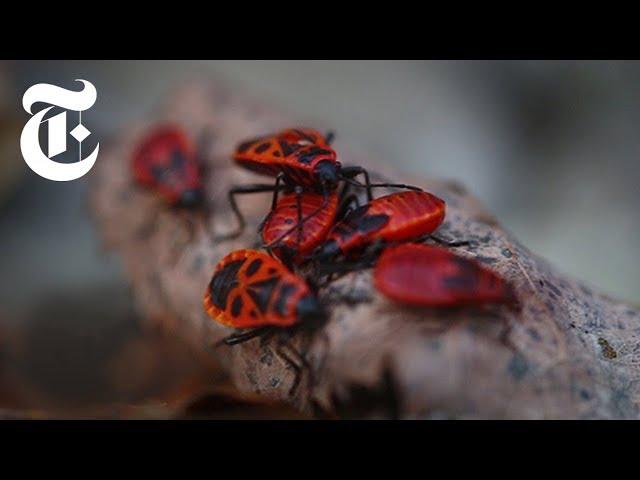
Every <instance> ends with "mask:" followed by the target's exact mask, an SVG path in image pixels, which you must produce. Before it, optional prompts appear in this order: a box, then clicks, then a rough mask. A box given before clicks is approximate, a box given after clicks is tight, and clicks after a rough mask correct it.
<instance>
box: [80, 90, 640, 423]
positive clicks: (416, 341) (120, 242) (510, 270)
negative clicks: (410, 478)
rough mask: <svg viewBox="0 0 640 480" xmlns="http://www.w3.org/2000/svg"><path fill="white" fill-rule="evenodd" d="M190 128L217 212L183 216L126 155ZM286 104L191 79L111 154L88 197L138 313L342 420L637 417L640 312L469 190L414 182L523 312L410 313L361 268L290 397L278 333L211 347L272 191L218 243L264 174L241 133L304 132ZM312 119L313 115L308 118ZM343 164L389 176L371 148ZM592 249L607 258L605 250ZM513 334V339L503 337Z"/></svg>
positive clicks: (269, 388) (250, 204) (231, 367)
mask: <svg viewBox="0 0 640 480" xmlns="http://www.w3.org/2000/svg"><path fill="white" fill-rule="evenodd" d="M163 122H177V123H179V124H181V125H183V126H184V127H185V128H186V129H187V130H188V131H189V132H190V133H191V134H192V135H193V136H194V138H197V137H199V136H200V135H201V134H202V133H203V132H205V131H207V132H209V134H210V140H211V141H210V142H209V143H208V147H207V150H206V155H205V157H206V158H205V159H206V165H207V171H206V187H207V190H208V203H209V205H208V212H207V213H206V214H204V213H189V212H177V211H174V210H171V209H169V208H167V207H165V206H163V204H162V202H161V201H160V200H159V199H157V198H156V197H155V196H154V195H153V194H152V193H150V192H148V191H145V190H143V189H141V188H139V187H137V186H136V185H135V184H134V182H133V181H132V177H131V174H130V167H129V158H130V154H131V151H132V148H133V146H134V145H135V143H136V141H137V140H138V139H139V138H140V135H141V134H142V133H143V132H144V131H145V129H147V128H150V127H152V126H153V125H156V124H158V123H163ZM300 123H301V122H300V121H299V119H298V120H295V119H294V120H292V119H291V118H287V116H285V115H283V114H281V113H279V112H278V111H277V110H276V109H273V108H270V107H268V106H265V105H263V104H261V103H259V102H257V101H255V100H252V99H248V98H246V97H244V96H242V95H239V94H237V93H235V92H233V91H230V90H228V89H226V88H223V87H221V86H220V85H217V84H209V83H196V82H194V83H193V84H189V85H185V86H184V88H181V89H180V90H178V91H176V93H175V94H174V95H172V96H171V98H169V99H168V101H167V102H166V105H164V107H163V108H161V109H160V110H159V111H157V112H154V114H153V115H150V116H149V118H148V120H147V121H146V122H143V123H140V124H138V125H131V126H128V127H127V128H126V129H125V132H124V133H122V134H121V135H120V136H119V137H117V138H116V139H114V141H113V142H112V145H111V147H110V149H108V151H105V153H104V154H102V155H101V158H100V160H99V161H98V162H97V165H96V168H95V172H93V175H94V178H95V180H96V181H95V183H94V186H93V190H92V196H91V203H92V207H93V211H94V213H95V216H96V218H97V221H98V223H99V226H100V230H101V234H102V236H103V239H104V241H105V244H106V245H107V246H108V247H109V248H110V249H113V250H115V251H117V252H118V254H119V255H120V256H121V257H122V259H123V260H124V264H125V267H126V271H127V274H128V276H129V279H130V281H131V285H132V288H133V291H134V294H135V298H136V302H137V307H138V308H139V309H140V311H141V313H142V314H143V316H144V317H145V318H146V319H147V320H146V321H147V324H148V326H149V327H150V328H154V329H156V328H160V329H162V330H164V331H166V332H168V333H169V334H173V335H179V336H181V337H182V338H183V339H185V340H186V341H188V342H189V343H190V344H191V345H192V346H193V347H194V348H196V349H198V350H200V351H206V352H208V353H209V354H210V355H214V356H216V357H217V359H218V360H220V361H221V362H222V363H223V365H224V366H225V368H226V369H227V370H228V372H229V374H230V377H231V378H232V380H233V382H234V383H235V385H236V386H238V387H239V388H240V389H241V390H243V391H247V392H254V393H258V394H261V395H265V396H267V397H269V398H270V399H280V400H285V401H288V402H291V403H292V404H293V405H295V406H296V407H297V408H299V409H301V410H304V411H306V412H310V411H312V412H314V413H315V414H316V415H326V416H329V417H335V416H340V417H344V416H346V417H353V416H366V417H383V418H384V417H389V416H399V417H401V418H637V417H638V403H639V400H640V396H639V394H640V368H639V364H640V343H639V341H640V338H639V335H640V315H639V311H638V309H637V308H636V307H632V306H630V305H627V304H624V303H621V302H619V301H616V300H613V299H611V298H609V297H607V296H604V295H602V294H599V293H597V292H594V291H593V290H592V289H590V288H589V287H587V286H585V285H583V284H582V283H580V282H578V281H576V280H573V279H571V278H568V277H567V276H564V275H562V274H560V273H558V272H557V271H556V270H555V269H554V268H553V267H552V266H551V265H549V264H548V263H547V262H545V261H544V260H542V259H540V258H539V257H537V256H535V255H533V254H532V253H531V252H529V251H528V250H527V249H526V248H525V247H523V246H522V245H521V244H519V243H518V242H517V241H516V240H515V239H514V238H513V236H512V235H510V234H509V233H508V232H506V231H505V230H504V229H503V228H502V227H501V226H500V225H499V224H498V223H497V222H496V220H495V219H494V218H493V217H492V216H491V215H490V214H488V213H487V212H485V211H484V210H483V208H482V206H481V205H479V203H478V202H477V201H476V200H475V199H474V198H472V197H471V196H470V195H469V194H468V193H467V192H466V191H465V189H464V188H462V187H460V186H459V185H457V184H454V183H450V182H441V181H424V182H416V180H415V179H414V178H411V177H409V178H408V177H407V176H406V175H405V176H404V177H403V178H399V174H398V173H397V172H394V171H392V170H391V171H390V170H389V169H388V168H387V169H386V171H382V172H381V173H383V174H385V175H386V176H388V177H392V178H393V179H394V180H395V181H407V180H409V181H411V183H414V184H416V183H419V184H420V186H422V187H424V188H426V189H428V190H429V191H432V192H434V193H435V194H436V195H438V196H440V197H441V198H443V199H444V200H445V201H446V202H447V206H448V211H447V218H446V221H445V223H444V225H443V226H442V227H441V229H440V231H439V232H440V234H441V235H442V236H444V237H450V238H456V239H467V240H472V241H473V245H472V246H471V247H460V248H457V249H456V251H457V252H458V253H459V254H460V255H464V256H467V257H471V258H475V259H478V260H479V261H481V262H483V263H484V264H486V265H487V266H488V267H489V268H491V269H493V270H495V271H496V272H498V273H499V274H501V275H502V276H504V277H505V278H506V279H508V280H509V281H510V282H511V283H512V284H513V285H514V287H515V289H516V292H517V294H518V297H519V299H520V304H521V308H520V309H519V310H510V309H508V308H503V307H494V308H485V309H482V310H478V309H460V310H457V311H449V312H442V311H437V310H426V309H407V308H404V307H402V306H399V305H395V304H392V303H390V302H389V301H388V300H386V299H385V298H384V297H383V296H381V295H380V294H379V293H377V292H376V291H375V289H374V288H373V286H372V284H371V272H370V271H362V272H358V273H353V274H349V275H347V276H345V277H343V278H341V279H340V280H338V281H336V282H335V283H333V284H331V285H330V286H329V287H328V288H326V289H324V290H322V291H321V292H320V296H321V298H322V299H323V300H324V301H326V302H327V303H328V304H329V305H330V306H331V316H330V320H329V321H328V322H327V324H326V326H325V327H324V328H323V329H322V330H321V331H317V332H315V333H311V334H309V333H304V332H301V333H299V334H296V335H295V336H294V337H293V338H292V339H291V344H292V345H293V346H294V347H295V348H297V349H298V350H299V351H302V352H306V357H307V359H308V362H309V364H310V367H311V371H309V370H308V369H305V372H304V374H303V376H302V382H301V384H300V387H299V388H298V389H297V390H296V392H295V393H294V394H293V395H290V394H289V390H290V387H291V385H292V382H293V380H294V375H295V372H294V369H292V368H291V366H290V365H288V364H287V363H286V362H283V361H282V360H281V358H280V357H279V356H278V355H276V354H275V353H274V352H275V349H274V343H273V342H275V340H269V341H261V340H259V339H256V340H253V341H250V342H247V343H245V344H242V345H238V346H235V347H231V348H230V347H224V348H213V347H212V345H213V344H214V343H215V342H216V341H218V340H220V339H221V338H223V337H225V336H226V335H228V334H229V333H231V332H230V330H229V329H228V328H225V327H223V326H221V325H219V324H217V323H216V322H214V321H212V320H211V319H210V318H209V317H208V316H207V315H206V314H205V312H204V311H203V307H202V297H203V293H204V291H205V288H206V287H207V285H208V282H209V280H210V277H211V273H212V271H213V268H214V267H215V265H216V263H217V262H218V261H219V260H220V258H221V257H222V256H224V255H225V254H226V253H228V252H230V251H231V250H233V249H237V248H246V247H250V246H253V245H254V244H255V242H256V239H257V236H256V230H257V226H258V224H259V222H260V220H261V219H262V218H263V217H264V215H265V214H266V213H267V209H268V208H269V196H268V194H266V195H263V194H259V195H253V196H247V197H246V198H244V199H242V200H241V202H242V203H241V208H242V209H243V211H244V212H246V213H247V215H248V217H249V219H250V224H249V227H248V228H247V230H246V232H245V234H244V236H242V237H241V238H239V239H237V240H235V241H231V242H225V243H214V242H213V241H212V236H213V235H215V234H219V233H223V232H227V231H229V230H230V229H231V228H232V227H233V226H234V221H233V217H232V216H231V214H230V210H229V208H228V205H227V200H226V191H227V189H228V187H229V186H230V185H231V184H238V183H248V182H255V181H264V179H260V178H259V177H256V176H254V175H252V174H249V173H247V172H244V171H242V170H240V169H238V168H236V167H234V166H232V162H231V161H230V153H231V152H232V150H233V148H234V146H235V145H236V144H237V143H238V142H239V141H240V140H242V139H245V138H247V137H254V136H256V135H259V134H263V133H267V132H270V131H273V130H277V129H280V128H283V127H287V126H291V125H298V124H300ZM305 123H307V124H309V122H305ZM345 142H346V139H343V138H340V137H338V140H337V142H336V149H337V150H338V152H339V155H340V157H341V160H342V161H343V163H351V164H361V165H365V166H367V167H369V168H372V169H373V170H377V171H380V169H379V165H381V164H380V163H379V164H376V165H373V164H372V163H371V162H370V161H369V160H368V158H367V157H365V156H364V155H361V154H360V155H358V154H354V153H351V154H350V153H349V152H348V151H347V150H346V149H345V147H344V143H345ZM594 253H595V252H594ZM505 334H506V340H507V341H504V340H505V339H504V338H503V337H505Z"/></svg>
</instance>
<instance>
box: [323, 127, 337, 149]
mask: <svg viewBox="0 0 640 480" xmlns="http://www.w3.org/2000/svg"><path fill="white" fill-rule="evenodd" d="M335 138H336V134H335V133H334V132H333V130H329V131H328V132H327V134H326V135H325V136H324V141H325V142H327V145H331V144H332V143H333V141H334V140H335Z"/></svg>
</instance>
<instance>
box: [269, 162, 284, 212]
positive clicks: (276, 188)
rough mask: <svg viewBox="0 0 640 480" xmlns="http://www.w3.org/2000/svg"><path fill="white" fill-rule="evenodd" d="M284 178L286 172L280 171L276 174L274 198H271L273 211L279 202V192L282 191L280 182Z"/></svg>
mask: <svg viewBox="0 0 640 480" xmlns="http://www.w3.org/2000/svg"><path fill="white" fill-rule="evenodd" d="M283 178H284V173H282V172H280V173H279V174H278V175H277V176H276V184H275V187H274V190H273V198H272V199H271V211H273V210H275V209H276V205H277V204H278V193H279V192H280V188H281V187H280V182H281V181H282V179H283Z"/></svg>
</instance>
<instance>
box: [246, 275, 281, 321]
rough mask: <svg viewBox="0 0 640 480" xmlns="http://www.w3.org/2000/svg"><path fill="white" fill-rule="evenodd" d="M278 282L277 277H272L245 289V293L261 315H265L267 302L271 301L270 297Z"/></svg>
mask: <svg viewBox="0 0 640 480" xmlns="http://www.w3.org/2000/svg"><path fill="white" fill-rule="evenodd" d="M278 281H279V278H278V277H272V278H268V279H266V280H262V281H260V282H256V283H252V284H251V285H249V286H248V287H247V293H248V294H249V296H250V297H251V299H252V300H253V301H254V303H255V304H256V306H257V307H258V310H260V312H261V313H265V312H266V311H267V308H268V307H269V300H270V299H271V295H272V293H273V290H274V288H275V287H276V285H277V284H278Z"/></svg>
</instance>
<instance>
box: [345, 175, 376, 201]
mask: <svg viewBox="0 0 640 480" xmlns="http://www.w3.org/2000/svg"><path fill="white" fill-rule="evenodd" d="M341 173H342V175H343V177H344V179H345V180H352V181H353V182H354V183H351V182H348V183H350V184H351V185H356V186H359V187H365V188H366V189H367V201H369V202H370V201H371V200H373V192H372V191H371V187H372V185H371V179H370V178H369V172H367V170H366V169H364V168H363V167H358V166H353V167H343V168H342V170H341ZM358 175H362V176H364V182H365V184H364V185H362V184H361V183H359V182H356V181H355V180H353V179H354V177H356V176H358Z"/></svg>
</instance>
